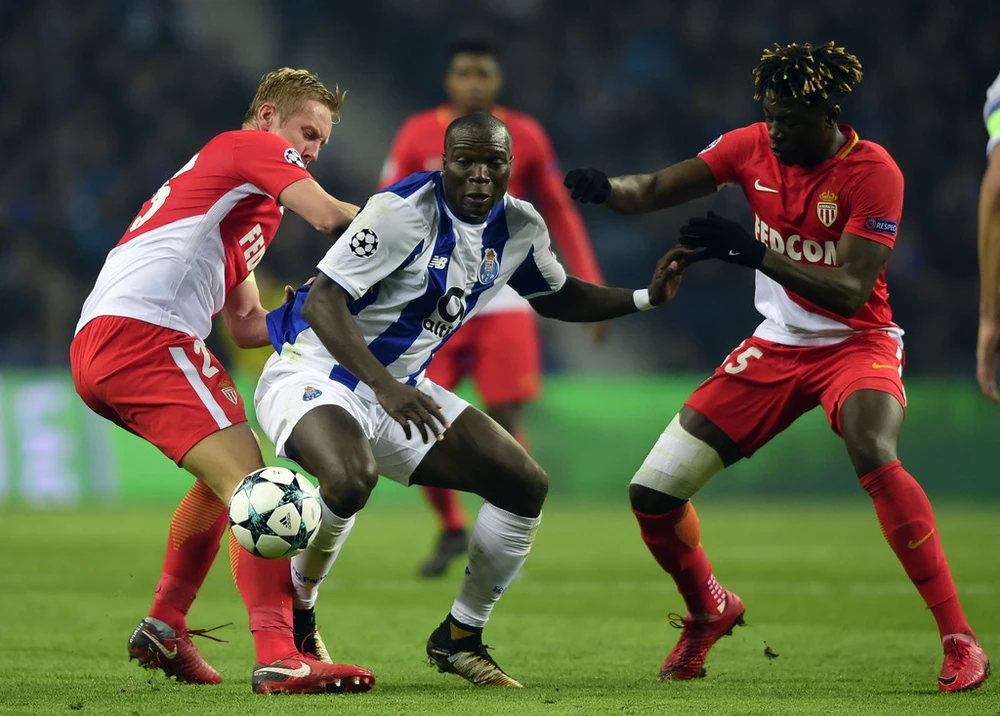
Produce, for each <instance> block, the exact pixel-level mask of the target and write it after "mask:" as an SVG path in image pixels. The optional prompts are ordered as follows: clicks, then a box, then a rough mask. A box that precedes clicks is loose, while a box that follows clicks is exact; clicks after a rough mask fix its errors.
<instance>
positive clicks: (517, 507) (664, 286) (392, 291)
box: [254, 113, 686, 687]
mask: <svg viewBox="0 0 1000 716" xmlns="http://www.w3.org/2000/svg"><path fill="white" fill-rule="evenodd" d="M510 166H511V142H510V134H509V132H508V131H507V128H506V126H505V125H504V124H503V122H501V121H500V120H498V119H496V118H495V117H493V116H491V115H489V114H485V113H477V114H471V115H467V116H465V117H462V118H460V119H457V120H455V121H454V122H453V123H452V124H451V126H449V128H448V131H447V133H446V135H445V155H444V169H443V171H439V172H423V173H419V174H414V175H412V176H411V177H409V178H408V179H405V180H403V181H401V182H399V183H398V184H395V185H393V186H391V187H389V188H388V189H387V190H385V191H384V192H382V193H380V194H376V195H375V196H374V197H372V198H371V199H370V200H369V201H368V203H367V204H366V205H365V207H364V208H363V209H362V210H361V212H360V213H359V214H358V216H357V218H356V219H355V220H354V222H353V223H352V224H351V226H350V227H349V228H348V229H347V232H346V233H345V235H344V238H342V239H341V240H340V241H338V242H337V243H336V244H335V245H334V246H333V247H332V248H331V249H330V250H329V251H328V252H327V254H326V256H325V257H324V258H323V260H322V261H320V263H319V265H318V267H317V268H318V269H319V275H318V277H317V279H316V281H315V282H314V283H312V284H311V285H309V286H305V287H303V288H301V289H299V292H298V294H297V295H296V297H295V300H294V301H292V302H290V303H288V304H286V305H285V306H283V307H282V308H280V309H278V310H277V311H274V312H273V313H272V314H271V315H270V316H269V317H268V327H269V331H270V334H271V339H272V342H273V343H274V346H275V349H276V350H277V351H278V353H277V354H275V355H274V356H272V357H271V359H270V360H269V361H268V363H267V366H266V367H265V369H264V372H263V374H262V375H261V378H260V383H259V384H258V386H257V393H256V396H255V399H254V402H255V404H256V409H257V417H258V419H259V420H260V424H261V427H262V428H263V429H264V431H265V432H266V433H267V436H268V437H269V438H270V439H271V440H272V442H273V443H274V445H275V448H276V449H277V451H278V454H279V455H281V456H283V457H287V458H289V459H292V460H295V461H296V462H297V463H298V464H299V465H301V466H302V467H303V469H305V470H306V471H307V472H310V473H311V474H313V475H315V476H316V477H317V478H318V479H319V483H320V494H321V496H322V498H323V522H322V525H321V527H320V530H319V532H318V533H317V535H316V537H315V538H314V540H313V541H312V543H311V544H310V547H309V549H307V550H306V551H305V552H303V553H302V554H300V555H298V556H296V557H295V558H294V559H293V561H292V574H293V580H294V582H295V587H296V595H295V608H296V610H297V611H296V621H297V624H296V632H297V638H302V639H304V638H308V637H309V636H310V634H309V626H310V622H311V620H312V610H313V608H314V606H315V602H316V592H317V588H318V586H319V583H320V582H321V581H322V580H323V579H324V578H325V576H326V574H327V573H328V572H329V570H330V568H331V567H332V565H333V562H334V560H335V559H336V556H337V554H338V553H339V551H340V548H341V546H342V545H343V543H344V541H345V540H346V538H347V535H348V534H349V532H350V530H351V528H352V526H353V524H354V514H355V513H356V512H357V511H358V510H360V509H361V508H362V507H363V506H364V505H365V503H366V501H367V500H368V496H369V495H370V493H371V491H372V489H373V488H374V487H375V483H376V480H377V478H378V475H379V474H382V475H384V476H386V477H388V478H390V479H393V480H396V481H398V482H400V483H402V484H404V485H407V484H419V485H428V486H432V487H445V488H452V489H458V490H463V491H467V492H474V493H476V494H478V495H480V496H482V497H483V498H484V499H485V500H486V502H485V504H484V505H483V507H482V510H481V511H480V513H479V517H478V520H477V521H476V525H475V527H474V529H473V531H472V535H471V538H470V543H469V555H470V557H469V564H468V568H467V569H466V574H465V579H464V582H463V584H462V587H461V589H460V591H459V594H458V598H457V599H456V600H455V602H454V604H453V606H452V608H451V611H450V613H449V615H448V617H447V618H446V619H445V621H444V622H442V624H441V625H440V626H439V627H438V629H437V630H435V631H434V633H433V634H432V635H431V637H430V639H429V641H428V643H427V653H428V657H429V658H430V660H431V663H432V664H435V665H437V666H438V667H439V669H441V670H442V671H448V672H454V673H457V674H459V675H460V676H462V677H463V678H466V679H468V680H469V681H472V682H473V683H476V684H490V685H497V686H512V687H519V686H520V684H519V683H518V682H517V681H515V680H514V679H512V678H511V677H510V676H508V675H507V674H505V673H504V672H503V671H502V670H501V669H500V667H498V666H497V664H496V662H495V661H493V659H492V658H491V657H490V656H489V654H488V653H487V652H486V649H485V647H484V646H483V644H482V639H481V635H482V630H483V627H484V626H485V624H486V621H487V619H488V618H489V615H490V612H491V610H492V609H493V605H494V604H495V603H496V601H497V600H498V599H499V598H500V595H501V594H502V593H503V592H504V590H506V589H507V586H508V585H509V584H510V582H511V580H513V578H514V576H515V575H516V574H517V572H518V570H519V569H520V568H521V565H522V564H523V563H524V560H525V557H526V556H527V554H528V550H529V549H530V547H531V543H532V541H533V539H534V535H535V531H536V529H537V528H538V523H539V521H540V519H541V509H542V502H543V501H544V499H545V495H546V492H547V491H548V478H547V477H546V475H545V473H544V472H543V471H542V469H541V467H539V466H538V464H537V463H535V461H534V460H532V458H531V457H530V456H529V455H528V454H527V453H526V452H525V451H524V449H523V448H522V447H521V446H520V445H519V444H518V443H517V442H516V441H515V440H514V439H513V438H512V437H511V436H510V435H508V434H507V433H506V432H504V431H503V430H502V429H501V428H500V427H499V426H498V425H497V424H496V423H495V422H493V421H492V420H491V419H490V418H489V417H487V416H486V415H485V414H483V413H481V412H480V411H478V410H475V409H473V408H471V407H470V406H469V405H468V403H466V402H465V401H464V400H462V399H461V398H459V397H457V396H456V395H454V394H452V393H450V392H449V391H446V390H444V389H442V388H440V387H439V386H437V385H435V384H434V383H432V382H431V381H429V380H427V379H425V378H424V377H423V374H424V369H425V368H426V367H427V364H428V363H429V362H430V360H431V358H432V357H433V355H434V351H435V350H437V349H438V348H439V347H440V346H441V345H442V344H443V343H444V341H446V340H447V339H448V337H449V336H450V335H451V334H452V333H453V332H454V331H455V330H456V329H457V328H458V327H459V326H460V325H461V324H462V322H463V321H464V320H466V319H468V318H469V317H470V316H473V315H475V313H476V312H477V311H478V310H479V309H481V308H482V307H483V305H485V304H486V303H487V302H488V301H489V300H490V299H491V298H492V297H493V296H494V295H496V293H497V292H498V291H499V290H500V289H501V288H502V287H503V286H504V285H505V284H509V285H510V286H511V287H513V288H514V289H515V290H516V291H517V292H518V293H520V294H521V295H522V296H524V297H526V298H528V299H529V301H530V302H531V305H532V307H533V308H534V309H535V310H536V311H537V312H538V313H540V314H541V315H543V316H548V317H551V318H557V319H561V320H565V321H595V322H596V321H604V320H608V319H610V318H615V317H618V316H623V315H625V314H629V313H634V312H635V311H638V310H644V309H648V308H652V307H654V306H656V305H659V304H661V303H664V302H666V301H668V300H669V299H670V298H672V297H673V295H674V293H675V292H676V290H677V285H678V283H679V281H680V275H679V274H680V264H679V261H680V259H681V258H682V256H683V254H684V253H685V251H686V250H684V249H675V250H673V251H672V252H671V253H668V254H667V256H665V257H664V258H663V259H662V260H661V261H660V262H659V264H658V265H657V269H656V271H655V272H654V276H653V280H652V282H651V283H650V285H649V287H648V288H647V289H641V290H638V291H632V290H629V289H623V288H606V287H602V286H597V285H594V284H591V283H587V282H585V281H581V280H580V279H577V278H574V277H567V276H566V272H565V271H564V270H563V268H562V266H561V265H560V264H559V262H558V261H557V260H556V258H555V256H554V254H553V253H552V250H551V248H550V246H549V236H548V233H547V231H546V229H545V223H544V222H543V221H542V218H541V217H540V216H539V215H538V212H536V211H535V209H534V208H533V207H532V206H531V204H529V203H527V202H524V201H520V200H518V199H515V198H513V197H511V196H508V195H506V189H507V182H508V180H509V178H510ZM413 427H416V429H417V432H418V433H419V435H416V434H414V432H413V429H412V428H413ZM435 438H436V439H435Z"/></svg>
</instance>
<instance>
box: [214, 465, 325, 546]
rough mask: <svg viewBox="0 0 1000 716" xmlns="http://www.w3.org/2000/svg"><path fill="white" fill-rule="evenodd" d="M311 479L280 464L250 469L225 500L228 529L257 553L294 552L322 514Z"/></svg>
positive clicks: (313, 528) (315, 527)
mask: <svg viewBox="0 0 1000 716" xmlns="http://www.w3.org/2000/svg"><path fill="white" fill-rule="evenodd" d="M319 500H320V498H319V493H318V492H317V491H316V488H315V487H313V485H312V483H311V482H309V480H307V479H306V478H305V477H303V476H302V475H299V474H298V473H296V472H292V471H291V470H288V469H286V468H284V467H265V468H262V469H260V470H256V471H254V472H251V473H250V474H249V475H247V476H246V477H244V478H243V482H241V483H240V485H239V487H237V488H236V491H235V492H234V493H233V496H232V498H231V499H230V500H229V529H230V530H231V531H232V533H233V537H235V538H236V541H237V542H239V543H240V545H241V546H242V547H243V548H244V549H245V550H247V551H248V552H250V553H251V554H255V555H257V556H258V557H264V558H265V559H281V558H283V557H291V556H293V555H296V554H298V553H299V552H301V551H302V550H304V549H305V548H306V545H308V544H309V540H310V539H312V536H313V535H314V534H316V530H317V529H318V528H319V522H320V519H321V517H322V512H323V511H322V508H321V507H320V503H319Z"/></svg>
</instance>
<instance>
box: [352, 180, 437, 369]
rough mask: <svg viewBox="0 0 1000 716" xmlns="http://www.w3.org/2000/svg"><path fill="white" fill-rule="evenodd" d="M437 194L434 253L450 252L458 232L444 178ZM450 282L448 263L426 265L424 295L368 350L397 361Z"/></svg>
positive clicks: (390, 361) (383, 359)
mask: <svg viewBox="0 0 1000 716" xmlns="http://www.w3.org/2000/svg"><path fill="white" fill-rule="evenodd" d="M436 184H437V186H436V187H435V194H436V198H437V202H438V208H439V212H438V215H439V216H440V217H441V218H440V221H439V222H438V235H437V238H436V239H435V241H434V250H433V252H432V254H433V255H436V256H448V257H450V256H451V252H452V251H453V250H454V248H455V232H454V229H453V226H452V222H451V219H450V218H448V214H447V212H446V211H445V210H444V205H443V202H444V198H443V196H442V194H441V182H440V181H437V180H436ZM447 285H448V267H447V265H445V266H444V267H442V268H430V267H428V269H427V288H426V290H425V291H424V293H423V295H421V296H418V297H417V298H415V299H413V300H412V301H410V302H409V303H408V304H406V307H405V308H404V309H403V310H402V312H401V313H400V314H399V318H398V319H397V320H396V322H395V323H393V324H392V325H391V326H389V327H388V328H387V329H386V330H385V331H384V332H383V333H382V334H381V335H380V336H379V337H378V338H376V339H375V340H373V341H372V342H371V343H369V344H368V350H370V351H371V352H372V354H373V355H374V356H375V357H376V358H378V360H379V362H380V363H381V364H382V365H384V366H386V367H388V366H390V365H392V364H393V363H395V362H396V360H398V359H399V357H400V356H401V355H403V353H405V352H406V350H407V349H408V348H409V347H410V346H412V345H413V342H414V341H416V340H417V338H419V337H420V333H421V332H422V331H423V330H424V327H423V322H424V319H425V318H427V316H429V315H431V313H433V311H434V309H435V307H436V306H437V302H438V299H439V298H441V296H443V295H444V293H445V291H446V289H447Z"/></svg>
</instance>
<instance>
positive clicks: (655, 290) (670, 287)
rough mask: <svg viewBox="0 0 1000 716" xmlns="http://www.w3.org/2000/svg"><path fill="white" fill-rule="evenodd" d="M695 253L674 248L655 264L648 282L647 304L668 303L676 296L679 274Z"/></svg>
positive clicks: (678, 247) (685, 249)
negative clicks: (650, 279) (651, 277)
mask: <svg viewBox="0 0 1000 716" xmlns="http://www.w3.org/2000/svg"><path fill="white" fill-rule="evenodd" d="M695 253H697V252H696V250H695V249H691V248H688V247H685V246H675V247H674V248H672V249H670V251H668V252H667V253H666V255H665V256H664V257H663V258H662V259H660V260H659V261H657V262H656V269H655V270H654V271H653V280H652V281H650V282H649V302H650V303H651V304H653V305H654V306H659V305H661V304H663V303H669V302H670V301H672V300H673V299H674V296H676V295H677V289H678V288H680V285H681V274H682V273H684V267H685V266H687V263H688V261H687V259H688V257H690V256H691V255H692V254H695Z"/></svg>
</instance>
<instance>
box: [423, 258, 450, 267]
mask: <svg viewBox="0 0 1000 716" xmlns="http://www.w3.org/2000/svg"><path fill="white" fill-rule="evenodd" d="M447 265H448V257H447V256H432V257H431V260H430V261H429V262H427V267H428V268H432V269H443V268H444V267H445V266H447Z"/></svg>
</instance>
